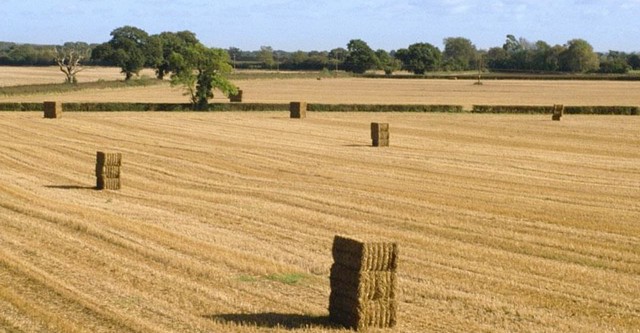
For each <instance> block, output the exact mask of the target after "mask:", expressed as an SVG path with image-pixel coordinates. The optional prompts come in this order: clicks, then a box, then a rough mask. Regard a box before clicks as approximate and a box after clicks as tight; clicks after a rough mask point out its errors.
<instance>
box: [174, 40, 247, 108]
mask: <svg viewBox="0 0 640 333" xmlns="http://www.w3.org/2000/svg"><path fill="white" fill-rule="evenodd" d="M170 63H171V64H170V66H171V67H172V68H173V69H174V72H173V74H172V76H171V83H172V84H173V85H182V86H184V87H185V90H186V91H187V95H189V97H190V98H191V102H192V104H193V106H194V108H195V109H196V110H205V109H206V108H207V105H208V104H209V99H210V98H213V90H214V89H218V90H220V91H221V92H222V93H223V94H225V95H229V94H235V93H237V92H238V90H237V88H236V87H235V86H234V85H233V83H231V81H229V80H228V79H227V77H226V76H227V74H229V73H231V72H232V70H233V67H232V66H231V65H230V64H229V63H230V58H229V54H228V53H227V52H226V51H225V50H222V49H216V48H208V47H206V46H204V45H202V44H201V43H198V44H195V45H191V46H187V47H186V48H185V49H184V50H183V51H182V52H181V53H175V52H174V53H173V54H172V56H171V60H170Z"/></svg>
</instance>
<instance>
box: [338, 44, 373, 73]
mask: <svg viewBox="0 0 640 333" xmlns="http://www.w3.org/2000/svg"><path fill="white" fill-rule="evenodd" d="M377 65H378V58H377V57H376V54H375V52H374V51H373V50H372V49H371V48H370V47H369V45H368V44H367V43H366V42H365V41H363V40H361V39H352V40H351V41H349V44H347V56H346V58H345V60H344V67H345V69H346V70H347V71H349V72H353V73H356V74H363V73H364V72H366V71H368V70H370V69H374V68H376V67H377Z"/></svg>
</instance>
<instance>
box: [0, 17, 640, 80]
mask: <svg viewBox="0 0 640 333" xmlns="http://www.w3.org/2000/svg"><path fill="white" fill-rule="evenodd" d="M122 28H124V27H122ZM122 28H118V29H122ZM129 28H134V27H129ZM118 29H116V30H118ZM135 29H137V30H138V31H139V32H141V33H142V34H141V35H140V36H132V37H136V38H142V39H144V41H143V40H142V39H139V40H136V41H135V43H140V44H144V45H145V47H144V48H143V49H133V48H130V47H129V46H130V45H125V44H113V43H111V44H109V42H107V43H103V44H87V43H82V42H77V43H65V44H64V45H33V44H16V43H9V42H0V65H13V66H49V65H56V64H58V62H57V61H56V59H58V58H59V53H60V50H65V49H66V50H69V49H82V50H87V52H88V54H89V55H90V56H87V57H85V58H86V59H83V64H84V65H98V66H100V65H103V66H107V65H111V66H114V65H115V66H120V67H122V66H134V67H133V69H134V70H133V71H132V70H130V69H127V68H123V73H125V75H126V78H130V75H132V74H135V73H136V71H135V69H136V68H137V67H152V68H156V72H157V74H158V77H159V78H162V77H163V76H164V75H165V74H166V73H167V72H168V71H167V68H166V67H167V66H168V60H167V59H163V57H165V58H166V57H168V56H169V52H170V51H171V50H170V49H171V47H172V46H167V45H173V46H175V44H176V43H178V41H179V40H182V42H184V43H194V42H195V41H197V39H196V37H195V34H193V33H192V32H189V31H182V32H177V33H170V32H163V33H161V34H158V35H148V34H147V33H146V32H144V31H143V30H141V29H138V28H135ZM114 31H115V30H114ZM126 43H129V42H126ZM107 45H110V46H111V47H112V48H113V47H115V49H117V50H116V52H118V53H117V54H112V55H111V56H109V57H106V56H105V48H107ZM443 45H444V48H443V49H442V50H441V49H440V48H438V47H437V46H435V45H433V44H430V43H424V42H420V43H415V44H412V45H409V46H408V47H407V48H401V49H398V50H391V51H386V50H383V49H377V50H374V49H372V48H371V47H369V45H368V44H367V43H366V42H365V41H363V40H360V39H354V40H351V41H349V43H348V44H347V47H346V48H342V47H338V48H335V49H332V50H330V51H310V52H305V51H295V52H287V51H283V50H274V49H273V48H272V47H270V46H262V47H261V48H260V50H254V51H246V50H241V49H239V48H237V47H230V48H228V49H226V50H224V51H225V52H226V53H227V55H228V57H229V63H230V64H231V65H232V66H233V67H235V68H259V69H272V70H322V69H328V70H334V69H339V70H346V71H349V72H354V73H363V72H366V71H368V70H383V71H385V72H386V73H388V74H390V73H393V72H395V71H398V70H407V71H410V72H413V73H416V74H424V73H426V72H431V71H470V70H488V71H494V72H540V73H547V72H548V73H556V72H570V73H595V72H599V73H627V72H629V71H630V70H638V69H640V54H639V53H625V52H620V51H609V52H606V53H596V52H594V50H593V47H592V46H591V45H590V44H589V43H588V42H587V41H585V40H582V39H573V40H570V41H568V42H567V43H566V44H563V45H550V44H548V43H546V42H545V41H536V42H530V41H528V40H527V39H525V38H522V37H520V38H516V37H515V36H513V35H507V36H506V39H505V42H504V44H503V45H501V46H496V47H492V48H489V49H488V50H481V49H477V48H476V46H475V45H474V44H473V43H472V42H471V41H470V40H469V39H466V38H463V37H450V38H445V39H444V40H443ZM118 50H119V51H118ZM143 58H144V59H143ZM127 59H128V62H127V61H125V60H127ZM125 63H127V64H126V65H123V64H125Z"/></svg>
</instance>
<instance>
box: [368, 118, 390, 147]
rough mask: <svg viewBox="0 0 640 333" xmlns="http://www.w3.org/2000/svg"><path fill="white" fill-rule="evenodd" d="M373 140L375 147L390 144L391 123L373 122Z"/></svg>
mask: <svg viewBox="0 0 640 333" xmlns="http://www.w3.org/2000/svg"><path fill="white" fill-rule="evenodd" d="M371 141H372V146H374V147H388V146H389V124H388V123H371Z"/></svg>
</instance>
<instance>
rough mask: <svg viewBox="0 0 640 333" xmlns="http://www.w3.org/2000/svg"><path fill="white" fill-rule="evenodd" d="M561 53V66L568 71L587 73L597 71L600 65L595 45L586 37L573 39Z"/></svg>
mask: <svg viewBox="0 0 640 333" xmlns="http://www.w3.org/2000/svg"><path fill="white" fill-rule="evenodd" d="M566 48H567V49H566V50H565V51H564V52H562V54H561V55H560V67H561V69H562V70H564V71H566V72H572V73H586V72H591V71H596V70H598V68H599V67H600V60H599V59H598V55H597V54H596V53H595V52H593V47H592V46H591V44H589V43H588V42H587V41H585V40H584V39H572V40H570V41H569V42H568V43H567V45H566Z"/></svg>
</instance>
